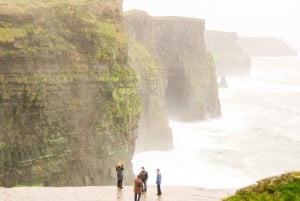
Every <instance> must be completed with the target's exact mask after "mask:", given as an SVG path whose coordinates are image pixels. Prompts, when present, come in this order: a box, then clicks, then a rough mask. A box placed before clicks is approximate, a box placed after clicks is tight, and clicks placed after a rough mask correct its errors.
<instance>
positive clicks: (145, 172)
mask: <svg viewBox="0 0 300 201" xmlns="http://www.w3.org/2000/svg"><path fill="white" fill-rule="evenodd" d="M140 176H141V180H142V181H143V188H142V192H145V193H146V192H147V179H148V172H147V171H146V170H145V168H144V167H141V172H140Z"/></svg>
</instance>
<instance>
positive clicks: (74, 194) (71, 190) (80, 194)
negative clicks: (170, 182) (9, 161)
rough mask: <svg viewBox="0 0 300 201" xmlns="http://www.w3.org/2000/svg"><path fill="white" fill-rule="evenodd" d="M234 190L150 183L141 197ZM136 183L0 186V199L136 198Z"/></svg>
mask: <svg viewBox="0 0 300 201" xmlns="http://www.w3.org/2000/svg"><path fill="white" fill-rule="evenodd" d="M234 192H235V190H234V189H201V188H196V187H180V186H162V195H161V196H157V195H156V187H155V186H148V192H147V193H146V194H142V197H141V200H140V201H185V200H188V201H220V200H222V198H225V197H228V196H229V195H232V194H233V193H234ZM133 200H134V198H133V187H132V186H125V187H124V188H123V189H122V190H118V189H117V188H116V187H114V186H88V187H16V188H0V201H133Z"/></svg>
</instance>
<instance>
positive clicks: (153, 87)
mask: <svg viewBox="0 0 300 201" xmlns="http://www.w3.org/2000/svg"><path fill="white" fill-rule="evenodd" d="M128 58H129V64H130V66H132V67H133V68H134V69H135V70H136V72H137V74H138V88H139V94H140V95H141V98H142V100H143V101H142V106H143V109H142V115H141V120H140V122H139V127H138V133H139V136H138V139H137V142H136V150H135V151H136V152H140V151H149V150H167V149H171V148H172V147H173V140H172V133H171V129H170V128H169V123H168V118H167V114H166V111H165V108H164V107H165V101H164V91H165V89H166V85H167V82H166V81H167V79H166V77H165V76H166V73H162V72H161V71H159V68H158V65H157V64H156V63H155V62H154V60H153V57H152V55H151V54H150V53H149V52H148V51H147V50H146V49H145V47H144V46H143V45H141V44H140V43H138V42H137V41H135V40H133V39H132V40H130V42H129V46H128Z"/></svg>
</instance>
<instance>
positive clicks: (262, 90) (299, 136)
mask: <svg viewBox="0 0 300 201" xmlns="http://www.w3.org/2000/svg"><path fill="white" fill-rule="evenodd" d="M227 82H228V88H225V89H220V90H219V99H220V102H221V106H222V117H221V118H219V119H214V120H210V121H205V122H193V123H182V122H175V121H172V120H171V121H170V126H171V128H172V129H173V137H174V149H173V150H170V151H150V152H143V153H139V154H136V155H135V156H134V158H133V160H132V162H133V167H134V172H135V173H136V174H137V173H138V172H139V170H140V167H141V166H144V167H145V168H146V170H147V171H148V172H149V177H150V178H149V181H148V184H149V185H151V184H155V176H156V175H155V173H156V168H160V169H161V172H162V178H163V180H162V186H163V185H187V186H198V187H202V188H240V187H243V186H246V185H249V184H252V183H255V181H257V180H259V179H262V178H265V177H269V176H274V175H278V174H281V173H285V172H288V171H293V170H300V57H299V56H298V57H282V58H279V57H277V58H275V57H274V58H253V59H252V70H251V73H250V75H248V76H242V77H228V78H227Z"/></svg>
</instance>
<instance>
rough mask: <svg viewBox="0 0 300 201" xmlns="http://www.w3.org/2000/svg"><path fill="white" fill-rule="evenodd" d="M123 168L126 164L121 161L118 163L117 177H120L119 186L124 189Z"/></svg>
mask: <svg viewBox="0 0 300 201" xmlns="http://www.w3.org/2000/svg"><path fill="white" fill-rule="evenodd" d="M123 170H124V166H123V164H122V162H121V161H119V162H118V163H117V165H116V171H117V179H118V183H117V186H118V188H120V189H122V188H123V186H122V182H123Z"/></svg>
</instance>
